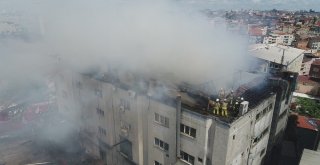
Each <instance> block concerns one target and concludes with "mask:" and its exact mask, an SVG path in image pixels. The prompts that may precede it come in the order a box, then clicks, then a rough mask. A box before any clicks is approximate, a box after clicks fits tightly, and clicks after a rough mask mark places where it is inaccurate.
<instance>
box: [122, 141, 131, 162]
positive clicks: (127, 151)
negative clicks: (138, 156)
mask: <svg viewBox="0 0 320 165" xmlns="http://www.w3.org/2000/svg"><path fill="white" fill-rule="evenodd" d="M120 152H121V153H122V154H123V155H125V156H126V157H127V158H128V159H130V160H132V143H131V142H130V141H129V140H128V139H126V138H124V137H120Z"/></svg>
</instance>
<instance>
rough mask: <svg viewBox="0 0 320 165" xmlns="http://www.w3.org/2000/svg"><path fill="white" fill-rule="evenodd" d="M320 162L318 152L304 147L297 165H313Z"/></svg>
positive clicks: (319, 153)
mask: <svg viewBox="0 0 320 165" xmlns="http://www.w3.org/2000/svg"><path fill="white" fill-rule="evenodd" d="M319 162H320V152H319V151H313V150H309V149H304V150H303V153H302V157H301V160H300V163H299V165H314V164H319Z"/></svg>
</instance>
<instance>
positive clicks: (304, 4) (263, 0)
mask: <svg viewBox="0 0 320 165" xmlns="http://www.w3.org/2000/svg"><path fill="white" fill-rule="evenodd" d="M54 1H55V0H0V5H1V6H2V7H3V5H5V4H13V3H12V2H19V3H15V6H16V7H17V5H18V4H20V5H21V6H22V7H25V5H26V4H33V3H36V4H40V3H45V4H49V3H48V2H54ZM69 1H72V0H69ZM107 1H108V0H107ZM119 1H128V0H119ZM172 1H178V2H181V3H184V4H186V5H192V6H193V7H198V8H199V9H227V10H230V9H261V10H265V9H286V10H309V9H313V10H316V11H320V0H172ZM65 2H67V0H66V1H65ZM1 6H0V8H1Z"/></svg>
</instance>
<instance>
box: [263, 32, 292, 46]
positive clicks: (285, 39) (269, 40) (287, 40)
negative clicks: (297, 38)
mask: <svg viewBox="0 0 320 165" xmlns="http://www.w3.org/2000/svg"><path fill="white" fill-rule="evenodd" d="M293 41H294V35H293V34H286V33H271V34H270V35H268V36H266V37H264V39H263V43H264V44H281V45H286V46H289V45H291V44H292V42H293Z"/></svg>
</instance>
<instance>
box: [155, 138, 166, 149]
mask: <svg viewBox="0 0 320 165" xmlns="http://www.w3.org/2000/svg"><path fill="white" fill-rule="evenodd" d="M154 145H155V146H157V147H159V148H160V149H162V150H164V151H169V144H168V143H166V142H164V141H162V140H160V139H158V138H154Z"/></svg>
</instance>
